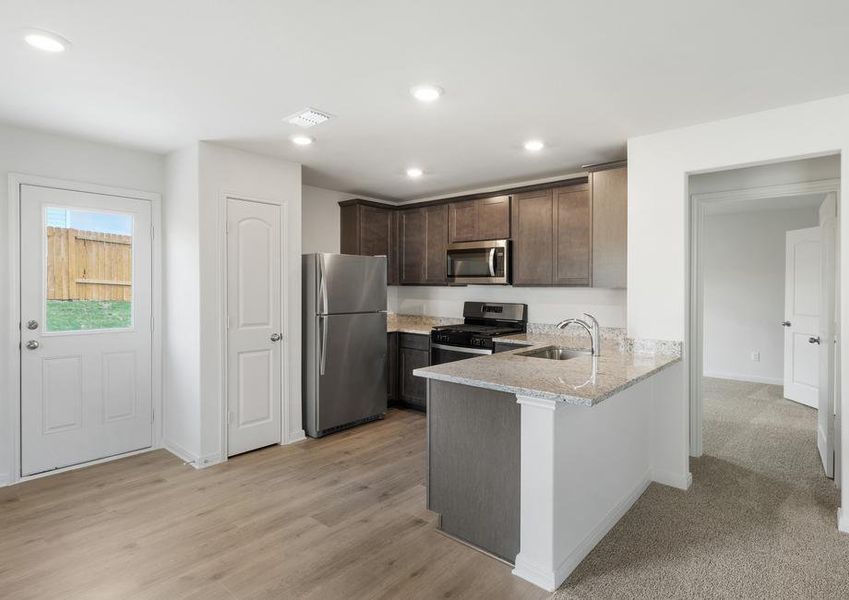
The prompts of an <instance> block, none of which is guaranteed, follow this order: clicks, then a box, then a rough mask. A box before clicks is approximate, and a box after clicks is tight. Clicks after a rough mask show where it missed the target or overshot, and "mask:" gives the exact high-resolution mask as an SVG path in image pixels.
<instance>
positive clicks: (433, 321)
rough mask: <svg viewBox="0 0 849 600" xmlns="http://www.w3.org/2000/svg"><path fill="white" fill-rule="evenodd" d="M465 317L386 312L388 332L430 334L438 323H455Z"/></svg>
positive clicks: (460, 321)
mask: <svg viewBox="0 0 849 600" xmlns="http://www.w3.org/2000/svg"><path fill="white" fill-rule="evenodd" d="M462 322H463V319H451V318H448V317H429V316H427V315H398V314H395V313H387V314H386V332H387V333H395V332H398V333H417V334H421V335H430V330H431V328H432V327H436V326H437V325H454V324H456V323H462Z"/></svg>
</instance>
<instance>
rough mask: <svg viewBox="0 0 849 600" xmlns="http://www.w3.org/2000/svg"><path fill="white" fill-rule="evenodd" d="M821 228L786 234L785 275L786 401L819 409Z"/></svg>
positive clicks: (810, 228)
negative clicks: (818, 343) (817, 340)
mask: <svg viewBox="0 0 849 600" xmlns="http://www.w3.org/2000/svg"><path fill="white" fill-rule="evenodd" d="M820 239H821V236H820V228H819V227H809V228H807V229H796V230H793V231H788V232H787V252H786V258H785V275H784V327H785V331H784V397H785V398H787V399H788V400H794V401H796V402H800V403H802V404H805V405H807V406H811V407H813V408H816V407H817V405H818V403H819V391H818V388H819V377H820V374H819V348H818V346H817V345H816V344H813V343H811V342H810V340H811V339H812V338H816V337H817V336H818V335H819V331H820V317H819V315H820V295H821V293H822V290H821V277H822V266H821V260H820V255H821V242H820Z"/></svg>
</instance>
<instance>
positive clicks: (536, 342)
mask: <svg viewBox="0 0 849 600" xmlns="http://www.w3.org/2000/svg"><path fill="white" fill-rule="evenodd" d="M587 341H588V340H586V339H584V338H574V337H572V336H563V335H559V334H545V333H527V334H520V335H514V336H508V337H501V338H498V342H499V343H503V342H507V343H514V344H517V345H519V346H520V347H518V348H516V349H515V350H510V351H507V352H498V353H496V354H492V355H488V356H480V357H476V358H470V359H466V360H461V361H457V362H452V363H445V364H442V365H435V366H432V367H423V368H421V369H416V370H415V371H413V374H414V375H417V376H419V377H425V378H428V379H437V380H439V381H447V382H451V383H459V384H463V385H470V386H473V387H481V388H488V389H492V390H497V391H501V392H509V393H512V394H519V395H523V396H532V397H536V398H544V399H548V400H559V401H563V402H567V403H569V404H575V405H579V406H593V405H595V404H598V403H599V402H601V401H602V400H605V399H606V398H609V397H610V396H612V395H613V394H615V393H617V392H620V391H622V390H623V389H625V388H627V387H629V386H632V385H634V384H635V383H637V382H639V381H642V380H643V379H645V378H647V377H649V376H651V375H653V374H655V373H657V372H659V371H661V370H662V369H665V368H666V367H669V366H671V365H673V364H675V363H677V362H679V361H680V360H681V354H680V351H677V352H676V351H671V352H653V353H648V352H634V351H632V350H631V349H630V347H634V348H642V347H644V345H641V344H640V343H639V342H633V343H632V344H630V346H629V345H628V344H623V343H621V342H617V341H615V340H605V339H603V340H602V349H601V356H598V357H595V358H593V357H592V356H590V355H589V354H587V355H586V356H579V357H577V358H572V359H570V360H549V359H544V358H531V357H529V356H518V354H519V353H522V352H526V351H527V350H529V349H531V348H544V347H546V346H551V345H559V346H565V347H570V348H575V349H584V348H586V347H587ZM669 346H671V347H673V348H674V349H676V350H678V349H679V348H678V345H677V344H671V345H669ZM661 347H662V348H665V347H666V346H661Z"/></svg>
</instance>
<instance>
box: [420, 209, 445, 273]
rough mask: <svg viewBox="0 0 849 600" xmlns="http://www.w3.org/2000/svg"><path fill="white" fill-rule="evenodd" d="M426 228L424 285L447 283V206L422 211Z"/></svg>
mask: <svg viewBox="0 0 849 600" xmlns="http://www.w3.org/2000/svg"><path fill="white" fill-rule="evenodd" d="M424 211H425V220H426V227H427V234H426V237H427V240H426V249H425V256H426V264H425V283H429V284H432V285H441V284H445V283H448V259H447V252H448V205H446V204H437V205H434V206H428V207H427V208H425V209H424Z"/></svg>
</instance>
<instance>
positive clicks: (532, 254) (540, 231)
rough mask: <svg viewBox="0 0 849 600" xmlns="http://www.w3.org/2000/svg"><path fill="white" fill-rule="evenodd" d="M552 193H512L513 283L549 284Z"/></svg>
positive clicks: (552, 264)
mask: <svg viewBox="0 0 849 600" xmlns="http://www.w3.org/2000/svg"><path fill="white" fill-rule="evenodd" d="M552 199H553V193H552V191H551V190H550V189H548V190H539V191H535V192H526V193H524V194H516V195H515V196H513V250H512V253H513V285H551V283H552V281H553V278H554V228H553V227H552V215H553V212H554V210H553V202H552Z"/></svg>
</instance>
